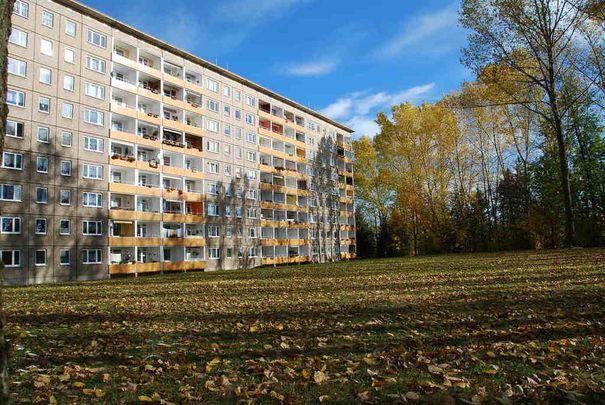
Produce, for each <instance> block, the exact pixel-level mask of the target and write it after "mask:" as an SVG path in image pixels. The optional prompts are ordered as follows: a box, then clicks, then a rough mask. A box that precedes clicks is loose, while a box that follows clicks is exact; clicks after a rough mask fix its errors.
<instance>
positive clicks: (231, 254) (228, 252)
mask: <svg viewBox="0 0 605 405" xmlns="http://www.w3.org/2000/svg"><path fill="white" fill-rule="evenodd" d="M232 257H233V248H227V259H231V258H232Z"/></svg>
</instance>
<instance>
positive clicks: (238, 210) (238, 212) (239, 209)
mask: <svg viewBox="0 0 605 405" xmlns="http://www.w3.org/2000/svg"><path fill="white" fill-rule="evenodd" d="M240 194H241V193H240ZM238 197H239V196H238ZM242 211H243V208H242V207H235V216H236V217H238V218H241V217H242ZM241 234H242V232H241V230H240V231H238V235H241Z"/></svg>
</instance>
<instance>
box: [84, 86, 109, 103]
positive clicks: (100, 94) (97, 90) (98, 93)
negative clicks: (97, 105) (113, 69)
mask: <svg viewBox="0 0 605 405" xmlns="http://www.w3.org/2000/svg"><path fill="white" fill-rule="evenodd" d="M84 93H86V95H87V96H90V97H94V98H98V99H100V100H104V99H105V87H104V86H101V85H98V84H94V83H89V82H86V83H85V84H84Z"/></svg>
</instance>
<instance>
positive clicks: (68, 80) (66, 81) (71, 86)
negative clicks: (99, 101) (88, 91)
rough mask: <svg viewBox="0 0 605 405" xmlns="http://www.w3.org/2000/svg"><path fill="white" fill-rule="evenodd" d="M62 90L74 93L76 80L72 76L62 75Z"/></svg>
mask: <svg viewBox="0 0 605 405" xmlns="http://www.w3.org/2000/svg"><path fill="white" fill-rule="evenodd" d="M63 90H67V91H70V92H72V93H73V92H74V91H75V90H76V78H75V77H74V76H72V75H63Z"/></svg>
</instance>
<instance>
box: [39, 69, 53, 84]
mask: <svg viewBox="0 0 605 405" xmlns="http://www.w3.org/2000/svg"><path fill="white" fill-rule="evenodd" d="M40 83H44V84H51V83H52V72H51V70H50V69H47V68H43V67H41V68H40Z"/></svg>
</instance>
